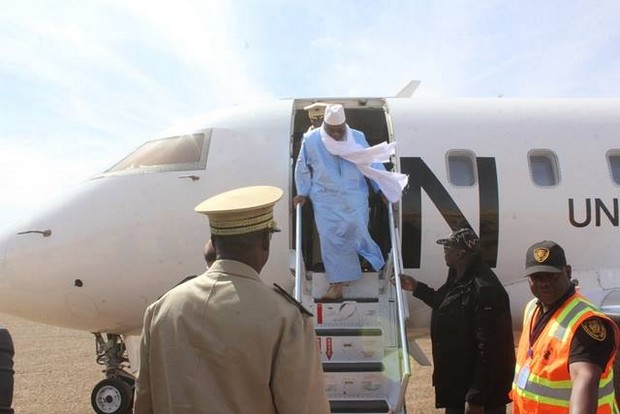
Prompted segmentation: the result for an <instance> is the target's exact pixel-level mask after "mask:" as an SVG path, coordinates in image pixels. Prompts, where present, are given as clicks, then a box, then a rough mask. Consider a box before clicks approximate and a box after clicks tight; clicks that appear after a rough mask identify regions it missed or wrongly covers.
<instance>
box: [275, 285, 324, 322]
mask: <svg viewBox="0 0 620 414" xmlns="http://www.w3.org/2000/svg"><path fill="white" fill-rule="evenodd" d="M273 290H275V291H276V292H278V293H279V294H280V295H282V296H284V298H285V299H286V300H288V301H289V302H291V303H292V304H293V305H295V306H296V307H297V309H299V310H300V311H301V313H302V314H304V315H308V316H314V315H313V314H312V313H311V312H310V311H309V310H308V309H306V308H305V307H304V305H302V304H301V303H299V302H297V300H296V299H295V298H294V297H292V296H291V295H290V294H289V293H288V292H287V291H286V290H284V288H282V286H280V285H278V284H277V283H274V284H273Z"/></svg>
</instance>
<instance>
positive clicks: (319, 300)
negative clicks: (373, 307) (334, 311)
mask: <svg viewBox="0 0 620 414" xmlns="http://www.w3.org/2000/svg"><path fill="white" fill-rule="evenodd" d="M343 302H358V303H377V302H379V298H340V299H322V298H314V303H343Z"/></svg>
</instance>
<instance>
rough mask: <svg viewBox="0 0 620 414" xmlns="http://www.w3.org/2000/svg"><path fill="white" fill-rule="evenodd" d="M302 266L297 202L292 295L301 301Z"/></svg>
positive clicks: (299, 207)
mask: <svg viewBox="0 0 620 414" xmlns="http://www.w3.org/2000/svg"><path fill="white" fill-rule="evenodd" d="M303 268H304V266H303V255H302V252H301V203H300V204H297V206H296V207H295V287H294V292H293V293H294V295H295V300H297V301H298V302H301V287H302V283H303V279H302V277H305V275H302V274H301V273H302V269H303Z"/></svg>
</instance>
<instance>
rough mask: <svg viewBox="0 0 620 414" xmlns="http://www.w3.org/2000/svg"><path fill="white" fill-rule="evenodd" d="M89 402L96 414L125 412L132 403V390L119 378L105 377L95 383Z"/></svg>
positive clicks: (123, 413) (119, 413)
mask: <svg viewBox="0 0 620 414" xmlns="http://www.w3.org/2000/svg"><path fill="white" fill-rule="evenodd" d="M90 403H91V405H92V406H93V409H94V410H95V412H96V413H97V414H126V413H128V412H129V410H131V408H132V405H133V390H132V388H131V386H130V385H129V384H127V382H125V381H123V380H121V379H118V378H106V379H104V380H102V381H100V382H99V383H98V384H97V385H95V388H94V389H93V392H92V393H91V395H90Z"/></svg>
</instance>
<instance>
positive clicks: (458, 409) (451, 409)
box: [446, 405, 506, 414]
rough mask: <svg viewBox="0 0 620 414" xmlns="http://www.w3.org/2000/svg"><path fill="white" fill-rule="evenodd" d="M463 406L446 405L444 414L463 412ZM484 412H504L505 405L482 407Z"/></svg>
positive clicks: (485, 413)
mask: <svg viewBox="0 0 620 414" xmlns="http://www.w3.org/2000/svg"><path fill="white" fill-rule="evenodd" d="M464 413H465V407H446V414H464ZM484 414H506V406H505V405H502V406H501V407H493V408H486V407H485V409H484Z"/></svg>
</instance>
